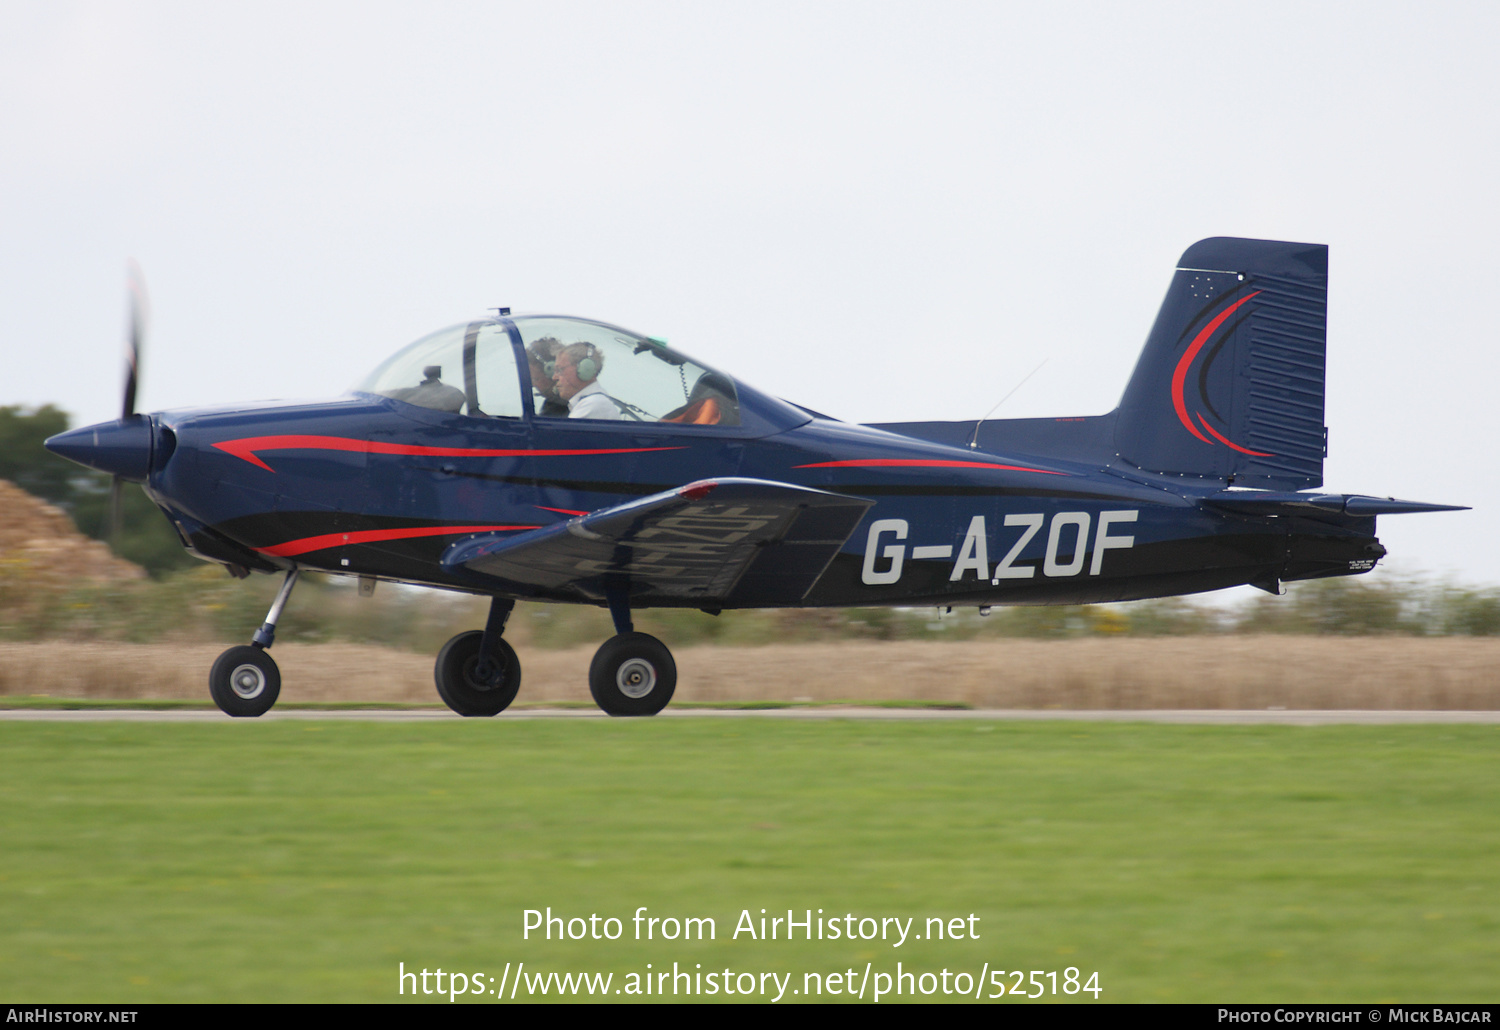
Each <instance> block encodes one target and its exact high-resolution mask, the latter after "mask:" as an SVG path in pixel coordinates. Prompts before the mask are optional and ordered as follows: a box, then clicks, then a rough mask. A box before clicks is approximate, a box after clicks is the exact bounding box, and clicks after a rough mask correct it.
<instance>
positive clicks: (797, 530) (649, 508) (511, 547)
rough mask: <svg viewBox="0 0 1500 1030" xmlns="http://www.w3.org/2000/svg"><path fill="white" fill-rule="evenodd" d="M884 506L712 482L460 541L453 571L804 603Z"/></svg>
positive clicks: (742, 601)
mask: <svg viewBox="0 0 1500 1030" xmlns="http://www.w3.org/2000/svg"><path fill="white" fill-rule="evenodd" d="M874 503H875V502H873V501H868V500H864V499H863V498H858V497H844V496H842V495H839V494H832V493H827V492H825V491H823V490H814V489H810V488H808V487H804V486H794V485H792V484H789V483H773V482H769V481H767V480H761V479H736V478H726V479H705V480H701V481H699V482H696V483H689V484H688V485H687V486H683V487H679V488H677V489H675V490H668V491H665V492H664V493H659V494H653V495H651V496H650V497H643V498H640V499H639V500H635V501H630V502H628V503H626V504H621V505H617V506H615V507H613V508H602V509H600V510H599V511H595V512H590V513H589V514H587V515H582V516H579V517H578V518H575V519H572V520H570V521H568V522H564V523H559V524H557V525H554V526H546V527H544V528H542V529H536V530H532V531H530V532H528V533H521V534H507V533H481V534H478V535H476V536H472V537H469V538H467V539H464V540H459V541H456V542H455V543H454V544H453V545H452V546H450V547H449V548H448V549H447V551H446V552H444V554H443V559H442V562H443V567H444V568H445V569H448V570H449V571H457V570H460V569H465V570H468V572H469V573H470V574H471V575H473V576H475V577H478V578H479V579H480V580H482V581H484V582H486V584H487V585H489V586H492V587H495V588H498V589H501V590H504V591H506V592H509V593H518V594H523V595H524V594H529V593H543V594H551V595H552V596H554V597H556V596H558V595H563V596H565V597H573V598H578V599H586V600H599V599H602V598H603V597H604V596H605V594H606V591H607V590H608V589H615V588H621V589H625V590H627V591H628V594H629V597H630V600H631V602H632V604H649V603H653V602H656V603H661V602H666V603H668V604H673V603H675V604H679V605H680V604H681V603H682V602H683V601H689V602H692V603H693V606H695V607H704V608H724V607H735V608H741V607H745V608H753V607H769V606H776V605H795V604H796V603H797V602H798V601H800V600H802V598H803V596H804V595H806V593H807V592H808V590H810V589H811V588H812V585H813V584H814V583H816V582H817V580H818V577H819V576H821V575H822V574H823V570H824V569H825V568H827V566H828V563H829V562H830V561H832V560H833V557H834V555H836V554H837V553H838V552H839V548H841V547H842V546H843V545H844V541H846V540H847V539H848V538H849V534H850V533H852V532H854V528H855V527H856V526H857V525H859V522H860V520H861V519H862V518H864V515H865V512H866V511H868V510H869V508H870V506H871V505H872V504H874Z"/></svg>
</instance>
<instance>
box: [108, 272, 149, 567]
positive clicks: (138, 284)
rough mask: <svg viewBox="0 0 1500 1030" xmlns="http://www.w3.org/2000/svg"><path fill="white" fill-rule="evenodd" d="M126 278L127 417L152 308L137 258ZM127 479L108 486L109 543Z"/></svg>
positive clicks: (115, 537) (114, 540) (114, 539)
mask: <svg viewBox="0 0 1500 1030" xmlns="http://www.w3.org/2000/svg"><path fill="white" fill-rule="evenodd" d="M125 276H126V282H127V284H128V287H129V290H130V328H129V332H128V334H127V338H126V343H125V399H124V403H123V404H122V405H121V409H120V418H121V420H122V421H124V420H128V419H130V418H132V417H134V415H135V387H136V382H137V380H138V379H139V377H140V370H141V349H142V347H143V345H144V344H145V338H146V318H147V314H148V311H149V308H148V306H147V302H146V277H145V275H144V274H142V272H141V266H140V265H138V264H136V263H135V261H134V260H132V261H130V262H128V263H127V265H126V268H125ZM124 489H125V481H124V480H123V479H121V478H120V477H119V476H115V477H114V479H113V480H112V482H111V483H110V486H109V515H108V519H109V521H108V524H107V526H108V528H107V530H106V535H107V537H108V539H109V542H110V545H111V546H114V545H116V544H118V542H119V537H120V521H121V500H122V497H121V492H122V491H123V490H124Z"/></svg>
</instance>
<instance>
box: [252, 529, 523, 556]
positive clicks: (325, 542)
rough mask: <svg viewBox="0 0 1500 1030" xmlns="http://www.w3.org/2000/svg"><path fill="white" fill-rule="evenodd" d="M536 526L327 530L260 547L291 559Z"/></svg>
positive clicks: (264, 551) (269, 552) (267, 551)
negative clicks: (390, 542)
mask: <svg viewBox="0 0 1500 1030" xmlns="http://www.w3.org/2000/svg"><path fill="white" fill-rule="evenodd" d="M536 528H537V527H536V526H416V527H408V528H406V529H358V530H355V531H354V532H352V533H324V534H323V535H322V536H305V537H303V538H302V539H300V540H288V541H287V542H286V543H284V544H277V545H276V546H275V547H257V548H256V550H257V551H259V552H261V553H262V554H271V555H275V556H276V557H278V558H291V557H293V556H295V555H298V554H307V553H309V552H311V551H324V550H327V549H328V548H330V547H344V546H346V545H349V544H374V543H379V542H380V541H382V540H410V539H412V538H413V537H420V536H458V535H460V534H462V533H495V532H499V531H501V530H507V529H509V530H522V529H536Z"/></svg>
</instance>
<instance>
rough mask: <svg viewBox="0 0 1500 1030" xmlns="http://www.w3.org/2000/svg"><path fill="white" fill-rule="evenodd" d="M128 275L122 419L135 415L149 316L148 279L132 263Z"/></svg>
mask: <svg viewBox="0 0 1500 1030" xmlns="http://www.w3.org/2000/svg"><path fill="white" fill-rule="evenodd" d="M126 275H127V278H128V280H129V284H130V334H129V339H128V341H127V343H126V349H125V403H124V404H123V405H122V406H121V412H120V417H121V418H129V417H130V416H131V415H134V414H135V386H136V382H137V381H138V379H139V377H140V369H141V350H142V348H143V347H144V345H145V342H146V316H147V302H146V277H145V276H144V275H143V274H142V273H141V266H140V265H138V264H136V263H135V262H134V261H131V262H130V263H129V266H128V267H127V270H126Z"/></svg>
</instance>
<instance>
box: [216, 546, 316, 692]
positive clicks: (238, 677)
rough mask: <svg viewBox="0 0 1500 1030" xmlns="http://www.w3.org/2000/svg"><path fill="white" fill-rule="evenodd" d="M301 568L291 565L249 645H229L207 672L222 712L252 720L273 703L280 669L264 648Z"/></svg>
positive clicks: (274, 632) (273, 637)
mask: <svg viewBox="0 0 1500 1030" xmlns="http://www.w3.org/2000/svg"><path fill="white" fill-rule="evenodd" d="M301 571H302V570H301V569H299V568H297V567H295V566H293V568H292V571H290V572H288V573H287V574H286V579H285V580H283V581H282V583H281V590H280V591H279V592H278V593H277V594H276V600H275V601H273V602H272V604H271V610H270V611H269V612H267V613H266V621H265V622H263V623H261V626H260V629H258V630H256V631H255V636H254V637H252V638H251V642H250V645H249V646H248V647H246V646H243V645H242V646H240V647H231V648H230V649H229V650H228V651H225V652H224V653H223V654H221V655H219V658H218V661H216V662H214V667H213V669H212V670H210V672H209V674H208V692H209V693H210V694H212V695H213V699H214V704H216V705H218V706H219V708H220V709H221V710H222V711H223V712H224V714H225V715H232V716H235V717H237V718H252V719H253V718H255V717H256V716H258V715H264V714H266V713H267V712H269V711H270V710H271V706H272V705H274V704H275V703H276V698H277V696H278V695H280V693H281V670H280V669H278V668H276V662H275V660H274V659H273V658H272V657H271V656H270V655H268V654H266V648H268V647H270V646H271V644H272V643H273V642H274V641H275V639H276V623H277V622H278V621H280V619H281V613H282V612H283V611H285V610H286V602H287V600H288V598H290V597H291V596H292V587H294V586H296V585H297V576H298V575H299V574H300V573H301Z"/></svg>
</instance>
